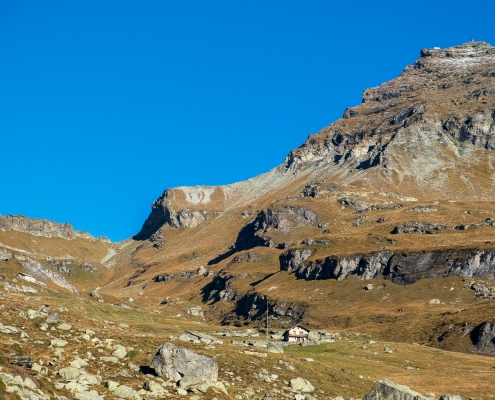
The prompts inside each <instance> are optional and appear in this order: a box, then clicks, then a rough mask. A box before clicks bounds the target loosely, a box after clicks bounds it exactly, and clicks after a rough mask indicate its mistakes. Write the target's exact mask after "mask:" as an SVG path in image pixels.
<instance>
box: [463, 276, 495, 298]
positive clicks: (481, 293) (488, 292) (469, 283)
mask: <svg viewBox="0 0 495 400" xmlns="http://www.w3.org/2000/svg"><path fill="white" fill-rule="evenodd" d="M464 281H466V286H465V287H467V288H469V289H472V290H474V297H476V298H477V299H495V286H491V285H488V284H486V283H485V282H483V281H474V280H471V279H464Z"/></svg>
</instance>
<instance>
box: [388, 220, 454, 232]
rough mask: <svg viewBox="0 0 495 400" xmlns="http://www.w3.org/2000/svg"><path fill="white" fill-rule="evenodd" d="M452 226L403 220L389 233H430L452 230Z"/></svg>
mask: <svg viewBox="0 0 495 400" xmlns="http://www.w3.org/2000/svg"><path fill="white" fill-rule="evenodd" d="M453 229H454V227H449V226H446V225H440V224H427V223H424V222H404V223H402V224H399V225H397V226H396V227H394V229H393V230H392V232H391V233H393V234H394V235H400V234H403V233H422V234H428V235H431V234H433V233H437V232H440V231H447V230H453Z"/></svg>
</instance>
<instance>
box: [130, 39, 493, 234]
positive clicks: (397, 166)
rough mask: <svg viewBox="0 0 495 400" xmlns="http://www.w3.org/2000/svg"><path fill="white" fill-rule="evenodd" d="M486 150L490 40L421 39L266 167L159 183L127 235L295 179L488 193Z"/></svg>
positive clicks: (479, 196) (195, 221)
mask: <svg viewBox="0 0 495 400" xmlns="http://www.w3.org/2000/svg"><path fill="white" fill-rule="evenodd" d="M493 150H495V48H494V47H492V46H491V45H489V44H488V43H485V42H469V43H465V44H462V45H460V46H455V47H450V48H447V49H438V48H433V49H423V50H422V51H421V56H420V58H419V59H418V60H417V61H416V62H415V63H414V64H413V65H409V66H407V67H406V68H405V69H404V71H403V72H402V74H401V75H400V76H399V77H397V78H395V79H393V80H391V81H388V82H386V83H383V84H382V85H380V86H378V87H375V88H370V89H366V90H365V91H364V92H363V102H362V104H361V105H359V106H356V107H352V108H347V109H346V110H345V111H344V115H343V118H342V119H340V120H338V121H336V122H334V123H333V124H331V125H329V126H328V127H326V128H324V129H323V130H321V131H320V132H318V133H317V134H315V135H311V136H310V137H309V138H308V139H307V141H306V142H305V143H303V144H302V145H301V146H300V147H298V148H297V149H294V150H293V151H291V152H290V154H289V155H288V156H287V158H286V159H285V161H284V163H283V164H282V165H280V166H279V167H277V168H275V169H273V170H272V171H270V172H268V173H266V174H263V175H260V176H258V177H256V178H253V179H250V180H247V181H244V182H239V183H235V184H232V185H225V186H218V187H180V188H175V189H167V190H166V191H165V192H164V193H163V195H162V196H161V197H160V198H159V199H158V200H157V201H155V202H154V203H153V205H152V213H151V215H150V217H149V218H148V220H147V221H146V222H145V224H144V226H143V229H142V231H141V232H140V234H138V235H137V236H136V238H138V239H139V238H146V237H149V236H150V235H151V234H152V233H154V232H155V231H156V230H157V229H159V228H160V227H161V226H162V225H164V224H166V225H169V226H172V227H175V228H179V227H184V228H189V227H194V226H197V225H199V224H201V223H202V222H203V221H205V220H207V219H210V218H214V217H215V216H217V215H220V214H221V213H222V212H224V211H226V210H228V209H231V208H232V207H235V206H239V205H243V204H248V203H250V202H252V201H254V200H255V199H260V198H263V197H264V196H267V194H268V193H273V192H274V191H275V192H276V191H287V190H288V191H289V192H291V193H292V194H296V195H297V194H298V193H297V192H298V191H301V190H302V188H303V187H304V185H305V182H303V180H304V179H306V180H313V181H319V180H329V181H335V182H339V184H341V185H346V186H348V185H350V186H355V187H361V188H364V189H366V190H370V191H378V192H397V193H401V194H402V195H405V196H411V197H415V198H418V199H421V200H432V199H434V200H455V201H485V200H491V199H492V197H493V194H492V193H493V191H494V190H495V181H494V180H493V179H492V178H491V174H490V172H489V171H492V170H493V168H494V167H493V161H494V154H495V153H494V151H493ZM298 185H299V186H298Z"/></svg>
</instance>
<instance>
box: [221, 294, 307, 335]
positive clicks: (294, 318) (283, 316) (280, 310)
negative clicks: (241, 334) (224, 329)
mask: <svg viewBox="0 0 495 400" xmlns="http://www.w3.org/2000/svg"><path fill="white" fill-rule="evenodd" d="M267 311H268V315H269V317H270V319H271V320H272V322H271V324H272V325H273V324H275V323H276V324H278V325H279V326H281V327H284V326H287V325H290V324H294V323H297V322H298V321H300V320H301V319H302V318H303V316H304V313H305V311H306V308H305V306H304V305H302V304H300V303H297V302H289V301H275V300H273V299H270V298H267V296H265V295H262V294H260V293H257V292H250V293H246V294H245V295H243V296H242V297H240V298H239V300H237V301H236V303H235V307H234V309H233V310H232V312H231V313H230V314H229V315H228V316H227V317H226V319H225V320H224V323H227V322H236V323H246V324H248V323H250V322H252V321H257V320H260V319H261V318H262V317H264V318H266V312H267ZM275 321H276V322H275Z"/></svg>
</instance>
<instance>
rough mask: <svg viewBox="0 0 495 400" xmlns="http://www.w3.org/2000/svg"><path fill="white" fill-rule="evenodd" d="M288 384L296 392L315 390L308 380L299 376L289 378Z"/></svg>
mask: <svg viewBox="0 0 495 400" xmlns="http://www.w3.org/2000/svg"><path fill="white" fill-rule="evenodd" d="M289 386H290V387H291V388H292V389H293V390H295V391H298V392H305V393H312V392H314V390H315V388H314V386H313V385H312V384H311V382H310V381H308V380H306V379H304V378H301V377H299V378H294V379H291V380H290V382H289Z"/></svg>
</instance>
